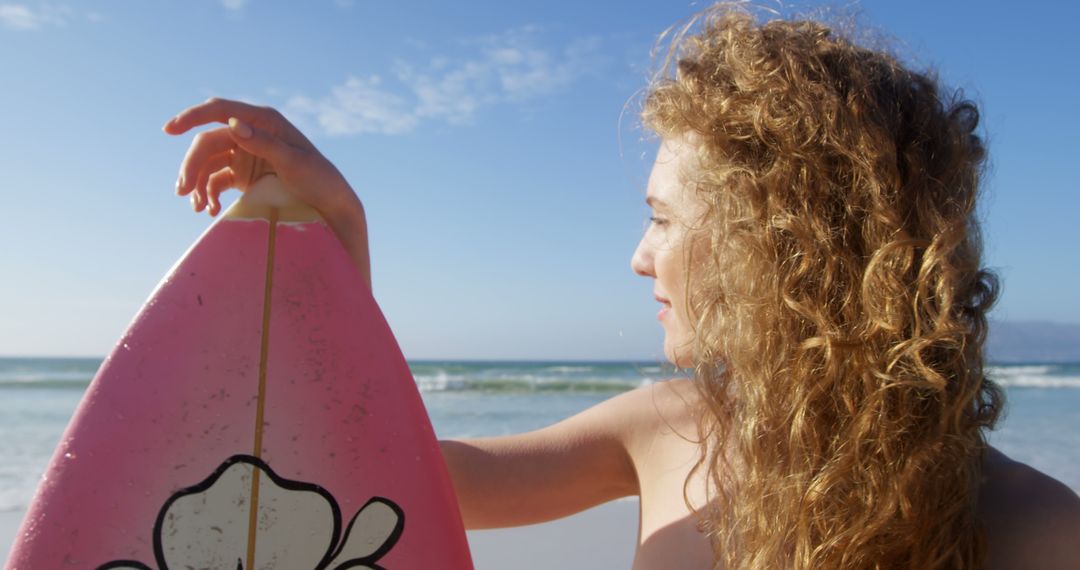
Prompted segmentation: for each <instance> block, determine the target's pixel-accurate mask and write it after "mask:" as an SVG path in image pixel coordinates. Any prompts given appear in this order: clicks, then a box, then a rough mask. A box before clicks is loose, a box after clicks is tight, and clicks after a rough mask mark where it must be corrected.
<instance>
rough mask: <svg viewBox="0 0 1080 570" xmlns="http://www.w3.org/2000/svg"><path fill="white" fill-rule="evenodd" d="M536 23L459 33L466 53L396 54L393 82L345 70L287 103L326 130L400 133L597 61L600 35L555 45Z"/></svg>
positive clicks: (460, 118) (540, 88)
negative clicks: (543, 39)
mask: <svg viewBox="0 0 1080 570" xmlns="http://www.w3.org/2000/svg"><path fill="white" fill-rule="evenodd" d="M537 32H538V31H537V29H536V28H532V27H527V28H519V29H515V30H510V31H508V32H505V33H503V34H498V35H491V36H484V37H480V38H471V39H468V40H463V41H462V44H463V45H464V46H466V47H468V48H471V49H472V51H473V52H474V54H473V55H472V56H470V57H465V58H452V57H448V56H446V55H439V56H435V57H433V58H431V60H430V61H429V62H428V63H427V64H426V65H422V66H417V65H413V64H410V63H406V62H402V61H397V62H395V64H394V69H395V79H396V82H395V83H396V85H395V86H393V87H391V86H388V85H385V84H384V83H383V82H382V81H381V79H380V78H379V77H377V76H372V77H370V78H368V79H361V78H355V77H349V79H348V81H346V83H345V84H344V85H342V86H338V87H335V88H333V90H332V92H331V94H330V95H328V96H326V97H322V98H319V99H317V100H313V99H310V98H307V97H294V98H293V99H291V100H290V101H289V102H288V104H287V109H286V110H287V111H289V112H291V113H293V114H296V115H310V116H313V117H314V118H315V119H316V121H317V122H318V124H319V125H320V126H321V127H322V128H323V129H324V131H325V132H326V133H328V134H332V135H352V134H362V133H382V134H390V135H393V134H402V133H407V132H409V131H411V130H413V129H414V128H415V127H416V126H417V125H419V124H420V123H421V122H422V121H444V122H446V123H449V124H467V123H469V122H470V121H471V120H472V119H473V117H474V116H475V115H476V113H477V112H479V111H480V110H481V109H482V108H484V107H486V106H490V105H494V104H500V103H508V102H510V103H512V102H520V101H525V100H528V99H533V98H537V97H541V96H544V95H548V94H551V93H554V92H557V91H559V90H561V89H564V88H566V87H568V86H569V85H570V84H572V83H573V82H574V81H575V80H576V79H578V78H579V77H580V76H581V75H583V74H586V73H588V72H590V71H591V70H592V69H593V68H595V67H596V65H597V63H598V62H599V61H600V60H599V59H598V58H597V57H596V55H595V54H596V52H597V50H598V48H599V44H600V41H599V39H597V38H586V39H582V40H578V41H575V42H573V43H571V44H569V45H568V46H566V47H565V48H563V49H561V50H549V49H544V48H542V47H537V45H536V44H537V43H538V42H537V39H536V36H537Z"/></svg>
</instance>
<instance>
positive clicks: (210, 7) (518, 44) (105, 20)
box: [0, 0, 1080, 359]
mask: <svg viewBox="0 0 1080 570" xmlns="http://www.w3.org/2000/svg"><path fill="white" fill-rule="evenodd" d="M959 4H961V3H954V2H950V3H945V2H929V1H913V2H903V3H897V2H865V3H863V4H861V5H858V4H856V5H854V6H855V10H857V11H859V12H861V21H862V22H863V23H864V24H866V25H869V26H872V27H874V28H876V29H878V30H880V31H881V32H884V33H886V34H889V35H890V36H891V37H892V38H893V39H892V45H893V47H894V49H895V51H897V52H898V53H899V54H900V55H901V56H902V57H903V58H904V59H905V60H907V61H909V62H913V63H914V64H915V65H916V66H917V67H926V66H933V67H935V68H936V69H938V70H939V71H940V74H941V75H942V77H943V79H944V80H945V81H946V82H947V83H948V84H950V85H953V86H956V87H961V88H963V89H964V90H965V91H966V93H967V94H968V96H970V97H972V98H974V99H975V100H976V101H977V102H978V103H980V104H981V105H982V107H983V118H984V123H983V124H984V128H985V133H986V134H988V136H989V142H990V151H991V156H992V162H993V164H992V170H991V171H990V173H989V177H988V180H987V200H986V201H985V202H984V218H985V220H986V225H985V233H986V240H987V260H986V261H987V263H988V265H990V266H992V267H995V268H997V269H998V271H999V272H1000V274H1001V275H1002V277H1003V280H1004V284H1005V292H1004V295H1003V297H1002V299H1001V302H1000V303H999V306H998V309H997V310H996V312H995V315H996V317H997V318H1002V319H1009V320H1052V321H1058V322H1072V323H1078V322H1080V303H1077V302H1076V301H1075V300H1074V297H1073V295H1074V291H1073V290H1074V286H1073V284H1074V283H1076V282H1077V281H1078V280H1080V270H1078V269H1077V263H1076V262H1077V261H1078V260H1080V256H1078V255H1077V247H1076V245H1075V244H1076V242H1077V240H1076V238H1075V237H1074V236H1073V233H1074V231H1073V229H1072V228H1073V224H1074V221H1075V218H1076V217H1077V214H1078V213H1080V192H1078V190H1080V188H1078V186H1080V184H1078V182H1077V177H1076V175H1075V174H1074V172H1073V167H1072V165H1073V164H1075V163H1076V160H1077V157H1078V156H1080V144H1078V142H1077V139H1076V133H1077V132H1080V128H1078V127H1080V117H1078V113H1077V112H1076V110H1075V104H1074V101H1075V99H1076V93H1078V92H1080V74H1078V73H1076V69H1077V67H1076V62H1075V56H1076V54H1080V40H1078V39H1077V36H1078V34H1076V33H1075V31H1074V30H1073V29H1072V27H1073V26H1074V23H1075V22H1076V21H1077V19H1078V16H1080V9H1078V8H1077V7H1076V5H1075V4H1066V3H1055V2H1028V3H1024V4H1023V5H1017V4H1016V3H1012V2H1009V3H1006V2H1000V3H994V2H978V3H975V2H967V3H963V4H964V5H963V6H960V5H959ZM794 5H795V6H797V7H810V8H812V7H813V6H814V4H812V3H806V2H803V3H798V4H794ZM610 6H611V7H609V6H607V5H601V3H580V2H568V1H566V2H564V1H550V2H531V3H515V2H453V3H450V2H393V3H391V2H373V1H362V0H357V1H344V0H337V1H334V0H322V1H311V2H304V3H299V2H280V1H279V2H269V1H260V0H248V1H241V0H230V1H214V0H200V1H187V2H181V1H179V0H177V1H165V0H158V1H154V2H138V3H135V2H122V1H100V2H81V3H76V2H69V3H60V2H48V3H35V2H19V3H13V2H4V1H3V0H0V70H2V77H3V83H2V84H0V197H2V198H3V204H4V205H5V207H6V209H7V216H6V223H5V224H3V225H0V276H2V278H0V355H92V356H100V355H104V354H105V353H107V352H108V351H109V350H110V349H111V347H112V346H113V344H114V343H115V341H116V339H117V338H119V336H120V334H121V333H122V332H123V330H124V328H125V327H126V326H127V324H128V323H129V321H130V319H131V318H132V316H133V315H134V314H135V312H136V311H137V310H138V308H139V306H140V305H141V304H142V302H143V301H144V300H145V299H146V296H147V295H148V294H149V292H150V291H151V290H152V289H153V287H154V286H155V285H156V283H157V282H158V281H159V279H160V278H161V277H162V275H163V274H164V273H165V271H166V270H167V269H168V268H169V267H170V266H171V265H172V264H173V262H174V261H175V260H176V259H177V258H178V257H179V256H180V254H181V253H182V252H183V251H184V250H185V249H186V248H187V246H188V245H189V244H190V243H191V242H192V241H193V240H194V239H195V238H196V237H197V236H198V235H199V234H200V233H201V232H202V231H203V230H204V229H205V228H206V226H207V224H208V223H209V218H208V217H206V216H205V215H202V216H196V215H194V214H192V213H191V211H190V209H189V207H188V203H187V201H186V200H184V199H181V198H178V197H176V196H175V195H173V193H172V187H173V184H174V182H175V178H176V174H177V170H178V168H179V164H180V160H181V159H182V157H183V154H184V152H185V151H186V149H187V146H188V144H189V143H190V141H191V135H190V134H189V135H186V136H183V137H177V138H174V137H169V136H167V135H165V134H163V133H162V132H161V131H160V130H159V129H160V126H161V125H162V124H163V123H164V122H165V121H166V120H167V119H169V118H170V117H171V116H173V114H175V113H176V112H178V111H180V110H181V109H183V108H185V107H187V106H190V105H192V104H195V103H198V102H200V101H202V100H204V99H206V98H207V97H210V96H220V97H227V98H233V99H242V100H247V101H250V102H253V103H257V104H263V105H272V106H274V107H277V108H279V109H280V110H282V111H283V112H284V113H285V114H286V115H287V116H288V117H290V119H292V120H293V121H294V122H295V123H296V124H297V125H298V126H299V127H300V128H301V130H303V131H304V132H305V133H307V134H308V135H309V137H310V138H311V139H312V140H313V142H314V143H315V144H316V145H317V146H318V147H319V148H320V149H321V150H322V152H323V153H324V154H325V155H326V156H327V157H328V158H330V160H331V161H333V162H334V163H335V164H336V165H337V166H338V168H339V169H340V170H341V171H342V172H343V173H344V175H345V176H346V178H348V180H349V181H350V182H351V184H352V186H353V187H354V188H355V189H356V190H357V192H358V193H359V195H360V197H361V199H362V200H363V201H364V203H365V205H366V207H367V211H368V216H369V223H370V232H371V242H372V260H373V280H374V288H375V294H376V298H377V299H378V300H379V302H380V304H381V306H382V308H383V311H384V313H385V314H386V316H387V318H388V320H389V321H390V324H391V327H392V328H393V329H394V331H395V333H396V334H397V336H398V340H399V342H400V343H401V345H402V348H403V350H404V352H405V354H406V356H407V357H409V358H533V359H562V358H567V359H622V358H643V359H648V358H659V357H660V356H661V350H660V342H661V331H660V329H659V326H658V324H657V323H656V321H655V316H654V315H655V312H656V308H657V307H656V304H655V302H654V301H653V300H652V298H651V290H652V284H651V283H650V282H648V280H646V279H642V278H639V277H636V276H634V275H633V274H632V273H631V271H630V269H629V259H630V255H631V253H632V251H633V249H634V246H635V245H636V242H637V239H638V237H639V236H640V233H641V231H642V228H643V221H644V219H645V217H646V216H647V209H646V208H645V206H644V204H643V198H644V187H645V182H646V178H647V173H648V169H649V166H650V162H651V158H652V154H653V153H654V152H655V143H654V142H652V141H649V140H645V139H643V133H642V132H641V131H640V130H639V129H638V127H637V124H636V121H635V117H634V109H635V106H634V101H633V98H634V96H635V94H636V93H638V90H639V89H640V88H641V87H642V86H643V85H644V84H645V80H646V77H647V73H648V70H649V68H650V58H649V51H650V48H651V47H652V45H653V42H654V40H655V38H656V36H657V34H658V33H659V32H661V31H662V30H663V29H664V28H666V27H667V26H669V25H671V24H673V23H676V22H677V21H679V20H680V19H683V18H686V17H687V16H689V15H691V14H692V13H694V12H695V11H697V10H698V9H699V7H700V4H693V5H692V4H690V3H688V2H680V1H676V2H670V1H653V2H619V3H612V4H611V5H610ZM236 195H237V194H236V192H231V193H230V194H229V195H228V197H227V200H226V202H227V203H228V202H231V201H232V200H234V199H235V198H236Z"/></svg>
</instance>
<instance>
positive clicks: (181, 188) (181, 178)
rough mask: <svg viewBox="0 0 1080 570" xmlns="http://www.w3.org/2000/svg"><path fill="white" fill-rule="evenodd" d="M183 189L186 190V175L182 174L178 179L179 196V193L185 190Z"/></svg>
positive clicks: (177, 191) (177, 189) (177, 190)
mask: <svg viewBox="0 0 1080 570" xmlns="http://www.w3.org/2000/svg"><path fill="white" fill-rule="evenodd" d="M183 189H184V175H183V174H181V175H180V176H179V177H178V178H177V179H176V193H177V194H179V193H180V191H181V190H183Z"/></svg>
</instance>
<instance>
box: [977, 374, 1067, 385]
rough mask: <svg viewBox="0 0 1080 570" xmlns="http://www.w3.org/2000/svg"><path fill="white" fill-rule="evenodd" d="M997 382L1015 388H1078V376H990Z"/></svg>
mask: <svg viewBox="0 0 1080 570" xmlns="http://www.w3.org/2000/svg"><path fill="white" fill-rule="evenodd" d="M990 377H991V378H993V379H994V381H995V382H997V383H998V384H1000V385H1002V386H1005V387H1015V388H1080V376H1034V375H1024V374H1013V375H1009V376H993V375H991V376H990Z"/></svg>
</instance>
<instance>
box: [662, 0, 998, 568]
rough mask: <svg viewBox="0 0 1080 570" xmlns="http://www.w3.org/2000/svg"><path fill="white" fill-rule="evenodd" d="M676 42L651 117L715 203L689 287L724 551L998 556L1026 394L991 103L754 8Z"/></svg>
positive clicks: (737, 560)
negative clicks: (691, 148)
mask: <svg viewBox="0 0 1080 570" xmlns="http://www.w3.org/2000/svg"><path fill="white" fill-rule="evenodd" d="M670 42H671V43H670V49H669V51H668V55H667V57H666V59H665V60H664V62H663V64H662V66H661V71H660V73H658V76H657V79H656V80H655V81H654V83H653V85H652V86H651V88H650V90H649V93H648V95H647V97H646V99H645V102H644V108H643V112H642V118H643V121H644V123H645V125H646V126H648V127H649V128H651V129H652V130H654V131H655V132H656V133H658V134H659V135H661V136H663V137H676V136H688V137H691V138H692V140H693V141H694V142H695V147H696V149H697V157H696V158H697V168H695V169H694V171H693V172H692V173H691V174H690V176H689V178H688V180H687V183H688V184H691V185H692V186H691V187H692V188H693V189H694V190H695V191H696V192H697V195H698V196H700V198H701V199H703V200H704V201H705V203H706V204H707V205H708V213H707V215H706V216H705V217H704V219H703V220H702V222H701V223H700V224H699V225H698V226H697V227H695V228H694V234H695V235H696V236H697V237H696V238H695V239H693V240H688V243H690V244H691V246H690V247H688V248H687V251H686V255H687V256H688V259H690V258H692V259H695V260H697V261H696V264H695V265H693V266H691V265H689V264H688V267H691V269H690V274H689V275H688V279H687V299H689V304H690V308H691V311H692V315H693V316H694V319H695V340H694V359H695V363H696V366H695V370H694V377H695V384H696V385H697V387H698V389H699V391H700V392H701V394H702V397H703V401H704V402H705V406H706V407H707V409H708V410H707V411H708V412H709V413H706V414H703V417H704V418H705V420H704V423H703V425H702V429H703V433H705V434H707V439H708V442H709V445H707V446H703V451H702V457H701V460H700V462H699V464H698V468H697V469H698V470H699V471H700V470H705V472H706V473H707V475H708V477H707V480H708V481H709V497H710V501H709V503H708V504H707V505H706V506H705V507H704V508H703V509H701V510H700V512H699V516H700V517H701V521H702V523H701V524H702V528H703V529H704V530H705V531H706V532H707V534H708V536H709V538H710V540H711V542H712V545H713V548H714V552H715V555H716V561H717V565H718V566H719V565H721V564H722V565H723V566H724V567H726V568H780V567H783V568H944V567H948V568H969V567H978V566H979V564H980V562H981V561H982V560H983V558H984V556H985V554H984V553H985V545H984V539H983V537H982V534H981V530H980V527H979V524H978V522H977V520H976V518H975V502H976V498H977V490H978V482H979V476H980V475H979V474H980V465H981V460H982V457H983V454H984V453H985V449H986V441H985V436H984V432H985V430H986V429H988V428H990V427H992V426H993V425H994V423H995V421H996V419H997V416H998V414H999V411H1000V409H1001V407H1002V405H1003V396H1002V393H1001V391H1000V390H999V389H998V387H997V386H996V385H994V384H993V383H992V382H991V381H990V380H988V379H987V378H986V377H985V375H984V372H983V353H982V350H983V342H984V340H985V336H986V330H987V322H986V312H987V310H988V309H989V308H990V306H991V305H992V304H993V302H994V300H995V298H996V296H997V290H998V287H997V281H996V278H995V276H994V275H993V274H992V273H990V272H988V271H986V270H984V269H982V268H981V265H980V263H981V259H980V258H981V238H980V234H979V225H978V220H977V217H976V210H975V206H976V199H977V196H978V194H979V179H980V175H981V172H982V169H983V164H984V157H985V152H984V147H983V144H982V141H981V139H980V137H979V136H978V135H977V134H976V133H975V131H976V127H977V125H978V120H979V119H978V111H977V109H976V107H975V105H973V104H972V103H971V102H969V101H966V100H963V98H962V97H961V96H960V95H959V94H952V93H949V92H947V91H944V90H943V89H942V88H940V87H939V85H938V82H937V80H936V78H935V77H933V76H932V75H931V74H929V73H920V72H916V71H912V70H909V69H907V68H905V66H903V65H902V64H901V63H899V62H898V61H897V60H896V59H895V58H894V57H892V56H890V55H888V54H887V53H885V52H883V51H880V50H871V49H867V48H864V47H860V45H858V44H857V43H856V42H854V41H853V40H851V39H849V36H845V35H841V34H838V33H837V32H835V31H834V30H831V29H829V28H828V27H826V26H824V25H822V24H819V23H816V22H814V21H807V20H787V19H780V18H773V19H771V20H769V21H762V19H759V18H757V17H755V14H754V13H752V11H751V10H750V9H749V8H747V7H746V6H745V5H744V4H742V3H725V4H720V5H717V6H714V7H712V8H710V9H707V10H706V11H705V12H703V13H702V14H701V15H699V17H698V18H697V19H695V20H694V21H692V22H690V23H689V24H687V25H686V26H685V27H682V28H681V29H680V30H679V31H678V32H677V33H675V34H674V35H673V37H672V38H671V39H670ZM701 247H704V248H706V249H705V250H704V251H705V252H706V253H705V255H702V253H701V250H699V251H697V252H692V251H690V250H691V249H695V248H701Z"/></svg>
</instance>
